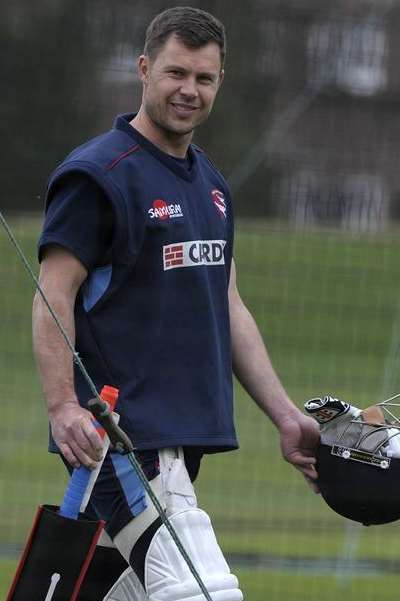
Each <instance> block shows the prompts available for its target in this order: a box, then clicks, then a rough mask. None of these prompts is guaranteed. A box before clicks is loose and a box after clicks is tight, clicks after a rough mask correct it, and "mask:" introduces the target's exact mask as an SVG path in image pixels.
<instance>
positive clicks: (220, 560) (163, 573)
mask: <svg viewBox="0 0 400 601" xmlns="http://www.w3.org/2000/svg"><path fill="white" fill-rule="evenodd" d="M169 520H170V522H171V524H172V526H173V527H174V529H175V531H176V533H177V534H178V536H179V538H180V540H181V542H182V544H183V546H184V548H185V550H186V552H187V553H188V555H189V556H190V558H191V560H192V562H193V564H194V566H195V568H196V570H197V572H198V573H199V576H200V577H201V579H202V581H203V583H204V585H205V587H206V588H207V590H208V592H209V593H210V596H211V598H212V600H213V601H243V595H242V592H241V591H240V590H239V588H238V581H237V578H236V576H234V575H233V574H231V573H230V570H229V566H228V564H227V563H226V561H225V558H224V556H223V554H222V551H221V549H220V548H219V545H218V543H217V540H216V538H215V534H214V531H213V528H212V526H211V521H210V518H209V517H208V515H207V514H206V513H205V512H204V511H202V510H201V509H197V508H195V509H186V510H184V511H181V512H179V513H175V514H174V515H171V516H169ZM145 586H146V591H147V594H148V598H149V601H204V595H203V593H202V592H201V590H200V587H199V585H198V583H197V582H196V580H195V578H194V576H193V574H192V573H191V572H190V570H189V568H188V566H187V564H186V562H185V561H184V559H183V558H182V556H181V554H180V552H179V550H178V548H177V546H176V544H175V542H174V541H173V540H172V538H171V535H170V533H169V532H168V530H167V529H166V527H165V526H164V525H163V526H161V527H160V528H159V529H158V530H157V532H156V534H155V536H154V538H153V540H152V542H151V544H150V547H149V550H148V552H147V556H146V563H145Z"/></svg>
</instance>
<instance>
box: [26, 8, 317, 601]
mask: <svg viewBox="0 0 400 601" xmlns="http://www.w3.org/2000/svg"><path fill="white" fill-rule="evenodd" d="M224 58H225V34H224V29H223V26H222V24H221V23H220V22H219V21H218V20H217V19H215V18H214V17H213V16H212V15H210V14H208V13H206V12H204V11H201V10H198V9H195V8H189V7H177V8H172V9H169V10H167V11H165V12H163V13H161V14H160V15H158V16H157V17H156V18H155V19H154V20H153V22H152V23H151V24H150V26H149V28H148V30H147V34H146V43H145V48H144V53H143V55H142V56H140V58H139V62H138V69H139V75H140V79H141V81H142V84H143V97H142V104H141V106H140V109H139V112H138V113H137V114H133V115H123V116H120V117H118V119H117V120H116V123H115V126H114V128H113V129H112V130H111V131H110V132H108V133H106V134H104V135H102V136H99V137H98V138H95V139H94V140H91V141H89V142H88V143H86V144H84V145H83V146H81V147H79V148H78V149H76V150H74V151H73V152H72V153H71V154H70V155H69V157H67V159H66V160H65V161H64V163H62V165H61V166H59V167H58V168H57V169H56V171H55V172H54V173H53V175H52V177H51V178H50V181H49V186H48V192H47V208H46V220H45V225H44V229H43V233H42V236H41V239H40V243H39V258H40V261H41V271H40V283H41V286H42V287H43V290H44V292H45V294H46V295H47V297H48V299H49V301H50V303H51V305H52V306H53V308H54V309H55V311H56V312H57V314H58V316H59V317H60V319H61V321H62V323H63V324H64V327H65V328H66V330H67V332H68V334H69V335H70V337H71V338H72V339H73V340H75V341H76V347H77V350H78V351H79V353H80V356H81V358H82V360H83V361H84V363H85V366H86V368H87V370H88V372H89V373H90V375H91V377H92V378H93V380H94V382H95V384H96V386H98V387H99V388H101V386H102V385H103V384H111V385H113V386H116V387H118V388H119V390H120V398H119V404H118V407H117V411H118V412H119V413H120V415H121V420H120V425H121V427H122V428H123V429H124V430H125V431H126V432H127V433H128V435H129V436H131V438H132V440H133V441H134V443H135V446H136V447H137V449H138V458H139V461H140V462H141V464H142V467H143V469H144V471H145V473H146V476H147V477H148V479H149V481H150V484H151V486H152V487H153V489H154V490H155V491H156V492H157V494H158V495H159V497H160V499H161V500H162V503H163V505H164V506H165V508H166V511H167V514H168V515H169V517H170V519H171V522H173V523H174V526H175V527H176V529H177V531H178V534H180V535H181V537H182V539H183V540H186V541H188V545H189V547H190V532H191V530H193V529H196V532H197V534H198V533H201V537H202V539H203V540H204V549H205V548H207V549H208V553H207V554H210V555H212V556H213V563H212V566H211V567H210V570H211V571H212V574H211V575H210V577H206V578H205V584H206V586H207V587H208V589H209V590H210V594H211V593H213V594H214V593H215V595H216V597H215V598H216V599H224V600H226V601H236V600H239V599H241V598H242V596H241V593H240V591H239V589H238V588H237V583H236V581H235V579H234V577H233V576H232V575H230V574H229V570H228V568H227V566H226V563H225V562H224V559H223V557H222V555H221V552H220V550H219V548H218V545H217V543H216V541H215V537H214V535H213V532H212V528H211V525H210V523H209V519H208V516H206V514H205V513H204V512H202V511H201V510H200V509H198V508H197V503H196V498H195V494H194V490H193V487H192V484H191V481H193V480H194V479H195V477H196V475H197V472H198V469H199V466H200V459H201V456H202V454H204V453H213V452H219V451H225V450H230V449H234V448H236V447H237V441H236V436H235V430H234V425H233V418H232V416H233V411H232V366H233V371H234V373H235V374H236V376H237V377H238V379H239V380H240V382H241V383H242V384H243V386H244V387H245V389H246V390H247V392H248V393H249V394H250V396H251V397H252V398H253V399H254V400H255V402H256V403H257V404H258V405H259V406H260V408H261V409H262V410H263V411H264V412H265V413H266V415H267V416H268V417H269V418H270V419H271V420H272V421H273V423H274V424H275V425H276V427H277V428H278V430H279V434H280V440H281V448H282V452H283V455H284V457H285V458H286V460H287V461H289V462H290V463H292V464H293V465H294V466H295V467H296V468H298V469H299V470H300V471H301V472H302V473H303V475H304V476H305V477H306V479H307V480H308V481H309V482H310V483H312V482H313V481H314V480H315V478H316V473H315V468H314V464H315V458H314V448H315V446H316V444H317V441H318V436H319V435H318V428H317V426H316V424H315V422H314V421H313V420H312V419H311V418H308V417H306V416H304V415H303V414H302V413H301V412H300V411H299V410H298V409H297V408H296V407H295V406H294V404H293V403H292V402H291V401H290V400H289V398H288V396H287V394H286V392H285V391H284V389H283V387H282V385H281V383H280V381H279V379H278V377H277V375H276V374H275V372H274V370H273V367H272V366H271V363H270V360H269V358H268V354H267V351H266V349H265V346H264V344H263V342H262V339H261V336H260V334H259V332H258V329H257V326H256V324H255V322H254V320H253V318H252V317H251V315H250V313H249V312H248V310H247V309H246V307H245V305H244V304H243V302H242V300H241V298H240V295H239V292H238V290H237V286H236V272H235V265H234V262H233V259H232V245H233V218H232V207H231V202H230V194H229V189H228V187H227V185H226V182H225V181H224V179H223V178H222V176H221V175H220V174H219V172H218V171H217V170H216V169H215V167H214V166H213V165H212V164H211V163H210V161H209V160H208V159H207V157H206V155H205V154H204V153H203V152H202V151H201V150H200V149H198V148H197V147H196V146H194V145H193V144H192V143H191V141H192V137H193V132H194V130H195V129H196V127H197V126H198V125H200V124H201V123H202V122H203V121H204V120H205V119H206V118H207V117H208V115H209V113H210V111H211V109H212V106H213V103H214V100H215V98H216V95H217V92H218V90H219V88H220V86H221V84H222V81H223V77H224V70H223V66H224ZM33 332H34V348H35V354H36V357H37V363H38V367H39V372H40V375H41V380H42V383H43V391H44V396H45V399H46V402H47V405H48V412H49V418H50V424H51V433H52V438H53V441H52V450H57V447H58V449H59V451H61V453H62V455H63V457H64V459H65V461H66V462H68V463H69V465H70V466H74V467H76V466H78V465H79V464H81V463H83V464H85V465H87V466H89V467H93V466H94V465H95V463H96V461H97V460H98V459H99V457H100V452H101V444H100V440H99V438H98V436H97V433H96V431H95V430H94V428H93V426H92V424H91V416H90V414H89V412H88V411H87V410H86V409H85V408H84V407H85V403H86V401H87V400H88V398H89V397H90V390H88V387H87V384H86V383H85V381H84V380H83V379H82V376H81V375H80V374H79V373H75V374H74V371H73V365H72V359H71V356H70V353H69V351H68V349H67V348H66V345H65V344H64V343H63V341H62V340H61V338H60V335H59V332H58V331H57V328H56V327H55V325H54V323H53V321H52V319H51V317H50V316H49V314H48V311H47V309H46V308H45V307H44V305H43V303H42V300H41V298H40V297H39V296H38V295H37V296H36V298H35V301H34V310H33ZM78 399H79V400H78ZM54 443H55V444H54ZM134 492H135V495H134V496H135V499H136V505H135V504H133V502H131V497H132V490H130V489H129V475H128V476H127V475H126V474H125V475H123V474H122V475H121V474H117V473H116V468H115V465H114V464H113V461H112V457H111V458H110V457H108V458H106V461H105V463H104V465H103V468H102V471H101V473H100V477H99V479H98V482H97V484H96V487H95V489H94V493H93V497H92V507H93V510H95V511H96V513H97V515H99V516H100V517H102V518H103V519H105V520H106V523H107V527H106V529H107V532H108V534H109V535H110V537H111V538H112V539H113V543H114V545H115V546H116V547H117V549H118V550H119V551H120V553H121V555H122V556H123V557H124V558H125V560H126V561H127V562H129V564H130V565H131V566H132V567H133V568H134V570H135V572H136V574H137V575H138V577H139V580H140V581H141V583H142V585H143V586H144V587H145V589H146V593H147V595H148V598H149V599H150V600H151V601H156V600H157V599H159V596H158V594H159V591H160V590H163V591H164V593H163V594H165V597H162V598H163V599H164V598H165V599H171V601H174V599H175V598H180V599H185V598H187V599H189V598H191V597H190V596H191V595H193V596H194V595H195V593H196V594H197V592H198V589H197V588H196V587H197V585H196V583H195V582H194V580H193V577H192V576H191V575H190V574H189V575H188V577H187V580H185V578H186V576H185V577H184V578H183V580H184V581H183V582H180V584H179V585H177V586H178V588H179V586H181V587H182V590H181V589H179V591H178V590H177V589H176V586H175V585H174V584H173V583H174V582H175V583H176V581H178V582H179V581H180V580H182V570H181V567H182V566H181V563H182V560H181V559H180V558H179V557H178V556H176V555H175V554H174V552H171V549H170V548H169V551H168V552H166V553H164V551H165V549H164V548H163V545H164V543H163V540H164V539H163V537H162V529H160V527H159V526H160V524H159V520H158V516H157V514H156V512H155V510H154V508H152V506H151V503H149V501H148V499H147V497H146V495H145V494H144V492H143V491H137V490H136V491H134ZM141 493H142V494H141ZM138 499H139V501H138ZM200 548H201V545H198V546H195V547H194V548H193V549H191V554H192V559H193V561H194V563H195V565H196V566H198V567H201V566H202V567H203V572H204V573H207V570H205V569H204V566H205V565H206V564H207V558H206V557H204V552H203V553H201V550H199V549H200ZM161 557H162V560H161V559H160V558H161ZM166 558H167V559H166ZM157 561H162V563H163V564H164V571H163V575H162V581H160V580H159V578H160V577H159V576H158V575H157ZM125 565H126V564H125ZM95 568H96V561H94V564H93V569H95ZM121 568H122V565H121ZM178 574H181V576H178ZM129 578H130V575H129V572H127V573H126V574H125V575H124V576H123V577H122V580H121V583H120V584H119V585H118V586H119V588H118V587H117V588H116V589H115V590H114V593H110V596H109V597H107V598H109V599H123V600H124V599H128V598H130V597H129V596H128V593H125V592H124V590H125V588H124V587H125V586H127V587H128V588H129V585H128V584H127V582H128V580H129ZM192 580H193V582H192ZM174 586H175V588H174ZM128 588H127V589H126V590H128ZM117 589H118V590H117ZM115 591H116V592H115ZM132 591H133V589H132ZM178 593H179V594H178ZM130 594H131V595H134V594H136V595H137V594H138V593H137V591H135V592H131V593H130ZM113 595H114V596H113ZM124 595H125V596H124ZM179 595H181V596H179ZM185 595H186V596H185ZM218 595H219V596H218Z"/></svg>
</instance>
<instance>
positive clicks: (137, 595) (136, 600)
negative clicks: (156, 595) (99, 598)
mask: <svg viewBox="0 0 400 601" xmlns="http://www.w3.org/2000/svg"><path fill="white" fill-rule="evenodd" d="M93 601H95V600H93ZM103 601H148V596H147V595H146V593H145V591H144V590H143V587H142V585H141V584H140V582H139V579H138V577H137V576H136V574H135V572H134V571H133V570H132V568H127V569H126V570H125V572H123V573H122V574H121V576H120V577H119V578H118V580H117V582H116V583H115V584H114V586H113V587H112V589H111V590H110V591H109V592H108V593H107V595H106V596H105V597H104V599H103Z"/></svg>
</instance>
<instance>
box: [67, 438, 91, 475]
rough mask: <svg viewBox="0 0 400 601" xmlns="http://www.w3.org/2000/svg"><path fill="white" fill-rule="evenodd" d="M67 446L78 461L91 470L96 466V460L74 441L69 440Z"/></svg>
mask: <svg viewBox="0 0 400 601" xmlns="http://www.w3.org/2000/svg"><path fill="white" fill-rule="evenodd" d="M69 446H70V448H71V451H72V453H73V455H74V456H75V458H76V459H77V461H78V463H81V464H82V465H85V466H86V467H88V468H89V469H90V470H93V469H94V468H95V467H96V464H97V460H96V459H93V458H92V457H91V455H90V454H89V453H87V452H86V451H85V450H84V449H82V447H81V445H79V444H78V443H77V442H76V441H71V443H70V445H69Z"/></svg>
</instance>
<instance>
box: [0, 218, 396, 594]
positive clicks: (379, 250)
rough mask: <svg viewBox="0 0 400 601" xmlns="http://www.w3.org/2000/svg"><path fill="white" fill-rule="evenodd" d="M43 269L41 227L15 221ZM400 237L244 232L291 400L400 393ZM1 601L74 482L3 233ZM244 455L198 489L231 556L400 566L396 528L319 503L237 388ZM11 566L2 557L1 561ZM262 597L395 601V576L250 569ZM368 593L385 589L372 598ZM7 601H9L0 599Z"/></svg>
mask: <svg viewBox="0 0 400 601" xmlns="http://www.w3.org/2000/svg"><path fill="white" fill-rule="evenodd" d="M12 225H13V228H14V229H15V233H16V235H17V237H18V239H19V240H20V242H21V244H22V246H23V248H24V250H25V251H26V252H27V254H28V256H29V258H30V260H32V261H34V260H35V259H34V257H35V250H34V248H35V241H36V237H37V232H38V227H39V223H38V221H37V220H35V219H19V220H13V221H12ZM399 251H400V237H399V236H398V233H397V232H389V233H386V234H385V235H354V234H349V233H340V232H329V231H323V232H319V231H312V232H293V231H289V230H288V229H285V228H281V229H279V228H277V227H275V228H272V227H270V226H269V227H267V226H266V224H262V223H261V224H260V223H257V224H256V223H240V224H238V228H237V236H236V250H235V255H236V263H237V268H238V281H239V288H240V290H241V293H242V296H243V298H244V299H245V301H246V303H247V304H248V306H249V307H250V308H251V310H252V312H253V314H254V315H255V317H256V319H257V322H258V324H259V326H260V329H261V331H262V333H263V335H264V337H265V340H266V341H267V344H268V348H269V351H270V354H271V356H272V359H273V362H274V364H275V366H276V368H277V371H278V372H279V374H280V376H281V378H282V380H283V381H284V383H285V386H286V388H287V389H288V391H289V393H290V395H291V396H292V398H293V399H294V400H295V402H296V403H297V404H298V405H299V406H300V407H301V406H302V403H303V401H304V400H306V399H307V398H310V397H312V396H316V395H321V394H326V393H333V394H337V395H339V396H342V397H343V398H346V399H348V400H350V401H353V402H354V403H355V404H358V405H360V406H367V405H369V404H372V403H373V402H375V401H376V400H381V399H382V398H384V396H383V395H385V394H387V395H389V394H390V393H394V392H397V391H398V390H400V386H399V381H400V378H398V377H397V371H398V369H397V364H396V349H397V347H396V343H397V342H399V341H398V340H397V337H398V332H399V331H400V330H399V328H400V311H399V299H400V277H399V275H400V274H399V270H400V264H399V260H398V256H399ZM0 284H1V296H0V310H1V313H0V315H1V321H0V392H1V397H2V401H3V402H2V420H1V421H0V456H1V478H2V480H1V487H0V509H1V511H0V551H1V550H2V549H3V551H1V552H0V598H3V597H4V596H5V592H6V590H7V587H8V584H9V582H10V579H11V575H12V572H13V570H14V566H15V559H14V557H13V556H12V555H10V553H8V552H7V549H12V548H14V546H15V545H21V544H22V542H23V541H24V539H25V537H26V534H27V531H28V529H29V526H30V523H31V520H32V517H33V514H34V512H35V509H36V507H37V505H38V504H39V503H41V502H46V503H57V502H59V500H60V498H61V495H62V491H63V487H64V485H65V475H64V472H63V469H62V468H61V467H60V465H59V463H58V460H57V459H56V458H54V457H52V456H49V455H48V454H47V452H46V437H47V422H46V415H45V409H44V404H43V400H42V397H41V393H40V387H39V384H38V380H37V376H36V371H35V367H34V362H33V358H32V352H31V334H30V329H31V326H30V311H31V309H30V307H31V300H32V295H33V286H32V284H31V283H30V281H29V279H28V277H27V275H26V274H25V272H24V270H23V267H22V266H21V264H20V262H19V260H18V259H17V257H16V256H15V252H14V251H13V249H12V248H11V247H10V245H9V243H8V241H7V240H6V238H5V236H4V235H3V232H2V231H1V230H0ZM236 417H237V425H238V434H239V438H240V443H241V449H240V451H238V452H234V453H227V454H221V455H218V456H210V457H207V458H206V459H205V460H204V463H203V467H202V470H201V474H200V477H199V479H198V483H197V490H198V496H199V500H200V503H201V505H202V506H203V507H204V508H205V509H206V510H207V511H208V512H209V513H210V515H211V516H212V517H213V523H214V525H215V529H216V531H217V535H218V538H219V540H220V542H221V545H222V547H223V548H224V550H225V551H226V552H228V553H236V554H243V553H250V554H251V553H255V554H261V555H262V556H275V557H282V558H288V559H291V560H299V559H301V558H304V559H307V558H308V559H310V560H313V559H315V560H317V559H321V558H325V559H327V558H329V559H330V560H331V561H332V565H334V562H335V560H336V559H337V558H345V557H346V556H347V555H349V556H351V558H352V559H354V560H371V561H386V562H387V565H388V566H390V565H391V564H393V563H394V562H395V561H396V559H397V557H398V556H399V554H400V542H399V541H400V537H399V529H398V524H397V523H396V524H392V525H389V526H385V527H374V528H360V529H358V528H354V527H352V526H351V525H350V522H347V521H346V520H343V519H341V518H340V517H339V516H337V515H335V514H334V513H333V512H332V511H331V510H329V508H328V507H327V506H326V505H325V503H324V502H323V500H322V499H321V498H320V497H319V496H317V495H315V494H313V493H312V492H311V491H310V490H309V489H308V488H307V487H306V485H305V484H304V482H303V480H302V478H301V477H300V476H299V475H298V474H297V473H295V471H294V470H293V469H292V468H291V467H290V466H288V465H287V464H285V463H284V462H283V461H282V460H281V458H280V454H279V444H278V438H277V435H276V432H275V430H274V428H273V427H272V426H271V425H270V423H269V422H268V420H267V419H265V418H264V417H263V415H262V414H261V413H260V411H259V410H258V409H257V408H256V407H255V406H254V405H253V404H252V402H251V401H250V400H249V399H248V398H247V396H246V395H245V394H244V392H243V391H242V390H241V389H240V388H239V387H237V391H236ZM3 558H4V559H3ZM237 571H238V574H239V575H240V579H241V582H242V588H243V590H244V591H245V592H246V599H247V600H250V599H251V601H258V600H260V601H265V599H269V600H274V601H302V600H303V599H304V600H306V599H307V601H312V600H314V599H315V600H318V601H336V599H337V598H338V597H339V596H340V595H341V594H343V595H346V599H347V600H348V601H357V600H358V599H360V600H361V599H362V600H363V601H367V600H369V599H371V600H372V599H377V598H379V599H382V600H386V599H388V600H389V599H391V600H392V599H394V598H395V590H396V587H395V585H396V583H395V580H394V577H393V576H391V575H389V574H386V575H385V576H384V575H383V573H373V572H372V573H368V574H365V575H363V576H360V575H359V574H358V573H354V574H353V575H352V574H350V575H348V574H345V575H343V574H340V573H338V572H337V571H335V570H334V569H331V570H330V573H329V572H328V573H325V572H324V571H321V570H318V569H317V568H315V569H314V570H310V571H309V572H307V570H306V569H297V570H295V569H293V568H291V569H287V570H285V571H283V570H282V568H281V567H279V566H277V567H276V568H274V569H272V568H271V569H258V570H248V569H243V567H242V568H240V564H239V567H238V570H237ZM370 591H379V595H375V596H374V595H372V593H371V592H370ZM2 593H3V596H2Z"/></svg>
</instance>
